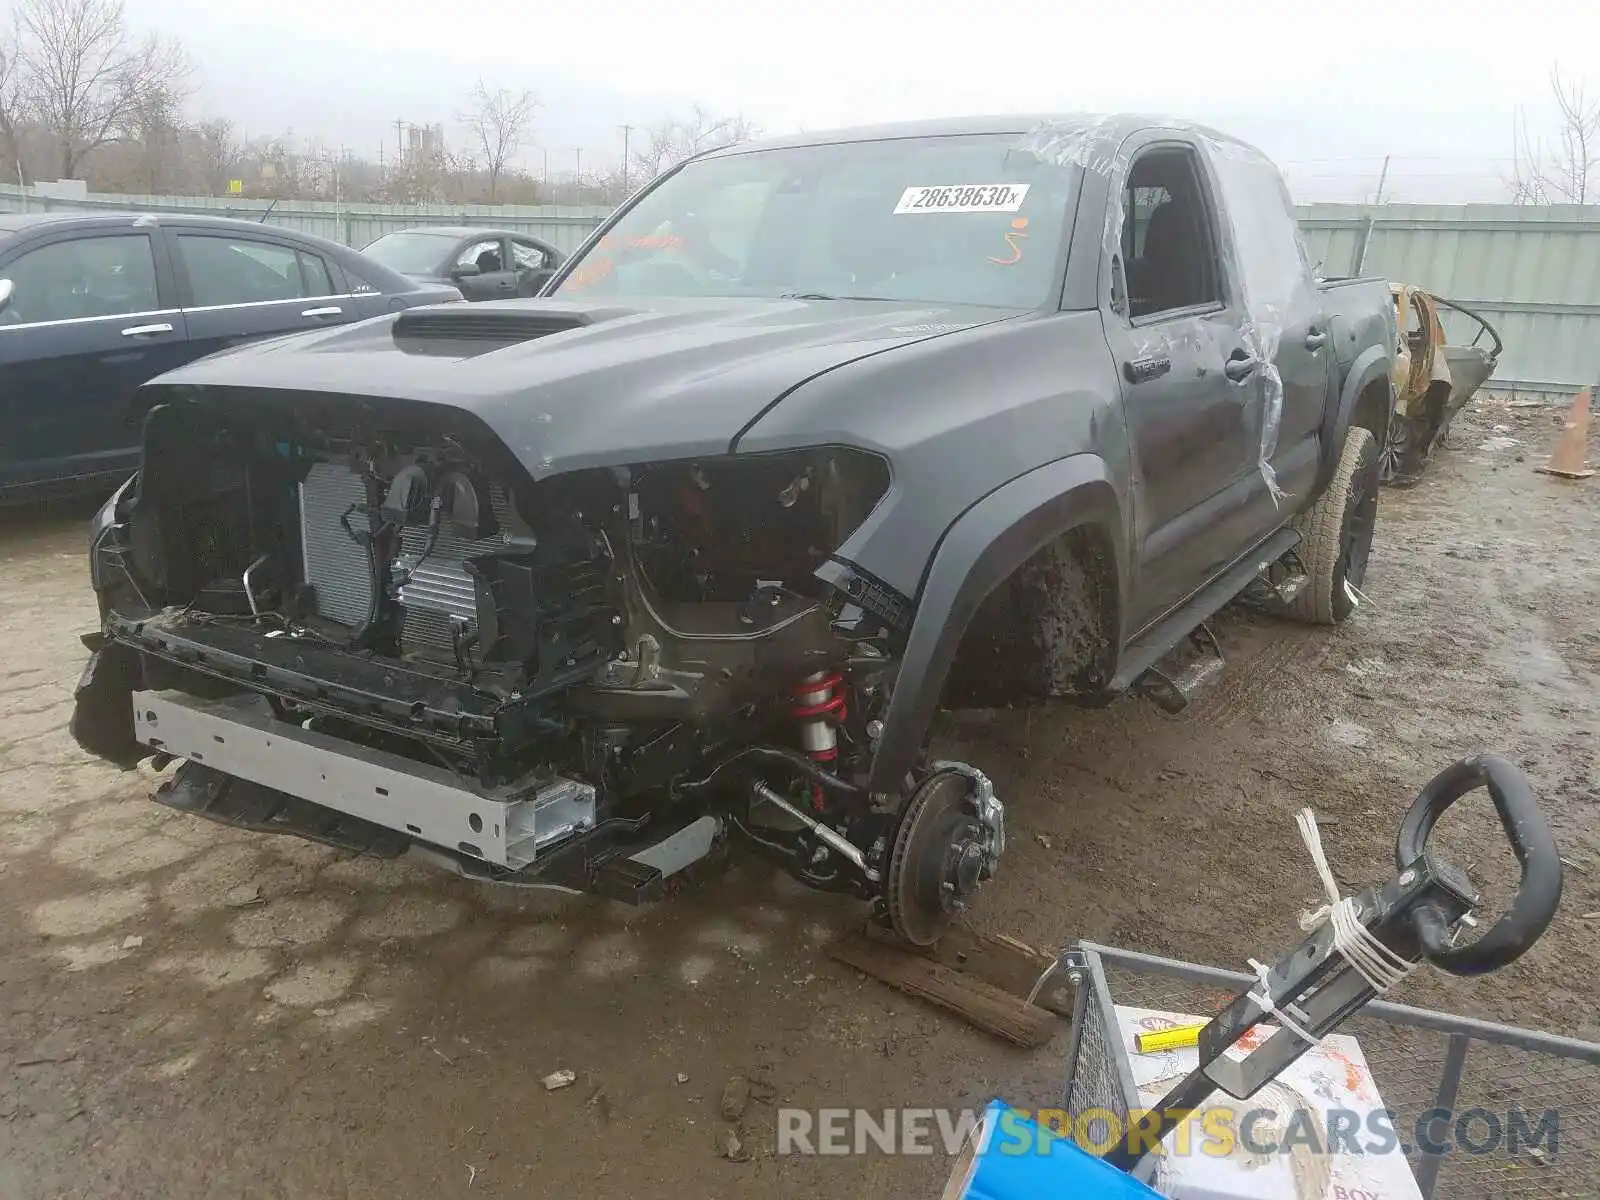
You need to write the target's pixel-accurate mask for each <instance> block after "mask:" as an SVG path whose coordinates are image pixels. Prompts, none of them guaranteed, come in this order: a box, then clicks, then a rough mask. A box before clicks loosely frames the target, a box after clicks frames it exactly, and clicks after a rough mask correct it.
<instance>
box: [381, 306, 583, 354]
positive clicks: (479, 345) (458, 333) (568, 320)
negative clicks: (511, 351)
mask: <svg viewBox="0 0 1600 1200" xmlns="http://www.w3.org/2000/svg"><path fill="white" fill-rule="evenodd" d="M590 321H591V317H590V315H589V314H588V313H584V312H550V311H544V310H534V311H531V312H529V311H519V310H516V309H510V310H508V309H492V308H486V307H481V306H476V305H471V304H448V305H441V306H440V307H438V308H412V309H407V310H406V311H405V312H403V313H401V314H400V316H399V317H398V318H396V320H395V323H394V326H393V334H394V340H395V344H396V345H398V346H399V347H400V348H401V349H402V350H406V349H412V350H416V351H417V352H419V353H423V354H426V353H428V350H429V347H430V346H436V345H437V344H438V343H456V344H457V345H458V346H459V344H460V343H462V342H471V343H476V345H474V347H473V349H472V351H471V353H483V352H484V351H486V350H492V349H499V348H501V347H504V346H513V345H516V344H517V343H519V342H531V341H533V340H534V339H535V338H542V337H546V336H548V335H549V334H552V333H564V332H566V331H567V330H569V329H579V328H582V327H583V326H585V325H588V324H589V323H590Z"/></svg>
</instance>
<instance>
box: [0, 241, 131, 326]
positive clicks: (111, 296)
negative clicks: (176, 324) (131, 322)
mask: <svg viewBox="0 0 1600 1200" xmlns="http://www.w3.org/2000/svg"><path fill="white" fill-rule="evenodd" d="M0 278H4V279H9V280H10V281H11V284H12V288H13V291H12V294H11V303H10V304H8V305H7V306H6V307H5V309H3V310H0V324H6V325H32V324H37V323H39V322H42V321H73V320H82V319H84V318H86V317H116V316H127V315H131V314H133V313H146V312H156V311H158V310H159V309H160V308H161V303H160V299H159V297H158V295H157V292H156V264H155V256H154V254H153V252H152V250H151V247H150V238H149V237H148V236H147V235H145V234H142V233H139V234H115V235H111V236H105V237H86V238H74V239H72V240H70V241H59V242H51V243H49V244H48V245H45V246H40V247H39V248H38V249H37V250H30V251H28V252H27V253H25V254H23V255H22V256H21V257H19V258H17V259H16V260H15V261H13V262H11V263H10V264H9V265H7V266H5V267H0Z"/></svg>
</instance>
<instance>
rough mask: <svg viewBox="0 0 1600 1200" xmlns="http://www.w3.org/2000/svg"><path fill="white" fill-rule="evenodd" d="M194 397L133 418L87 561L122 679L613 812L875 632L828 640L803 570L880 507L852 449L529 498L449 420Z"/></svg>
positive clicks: (835, 621) (472, 427) (599, 472)
mask: <svg viewBox="0 0 1600 1200" xmlns="http://www.w3.org/2000/svg"><path fill="white" fill-rule="evenodd" d="M216 400H220V401H223V402H215V401H214V400H213V399H210V398H207V397H203V396H202V397H177V398H174V399H173V401H172V402H170V403H167V404H163V405H159V406H157V407H155V408H154V409H153V410H152V411H151V414H150V416H149V418H148V420H147V424H146V434H145V437H146V446H145V463H146V466H145V468H144V470H143V472H142V474H141V476H140V477H139V480H138V483H137V486H136V488H135V489H134V490H133V491H132V492H131V494H130V495H129V496H128V497H127V499H126V501H125V503H124V505H123V509H122V511H121V512H120V513H119V514H118V515H119V518H120V519H119V521H118V524H117V526H116V531H117V536H114V537H108V538H104V539H102V540H101V542H100V543H99V544H97V546H96V548H95V572H96V577H97V578H98V579H101V580H103V581H105V586H104V587H103V588H102V602H103V603H104V604H106V606H107V608H108V621H109V622H111V623H112V626H113V628H112V630H111V631H112V632H113V634H114V635H118V630H119V629H120V631H121V635H120V636H123V637H124V640H126V641H127V642H128V643H129V644H131V645H132V646H133V647H134V648H135V649H137V650H138V651H140V652H141V653H143V654H145V655H146V656H147V657H152V658H153V659H154V660H155V661H153V662H151V663H150V664H149V665H148V667H147V670H146V671H145V677H146V683H147V685H148V686H173V685H174V684H175V683H183V685H184V686H185V687H186V688H190V689H191V690H195V689H202V688H207V687H209V688H213V689H215V688H217V687H221V688H222V689H223V690H224V691H226V690H227V688H228V687H229V686H230V685H231V686H233V687H235V688H237V689H239V690H243V691H251V692H255V693H257V694H260V695H265V696H267V697H268V698H269V699H270V701H271V703H272V704H273V705H274V708H275V711H276V712H277V714H278V716H279V718H280V719H282V720H286V721H293V722H295V723H297V724H301V725H305V724H306V723H307V722H311V723H314V724H316V725H317V726H319V727H321V728H325V729H328V730H329V731H331V732H336V733H337V734H338V735H340V736H344V737H348V738H353V739H357V740H362V741H364V743H365V744H367V745H369V746H372V747H375V748H379V749H382V750H383V751H384V752H386V753H409V754H411V755H413V756H415V757H416V758H417V759H418V760H419V761H424V762H430V763H432V762H436V761H439V760H441V759H442V760H443V761H445V762H447V763H448V764H449V766H450V767H451V769H455V770H460V771H463V772H466V773H469V774H471V775H473V776H475V777H478V778H481V779H483V780H486V781H488V780H492V781H504V780H507V779H514V778H518V777H520V776H522V775H525V774H527V773H528V772H536V771H538V770H540V769H545V768H550V767H551V765H552V764H557V765H559V766H561V768H562V769H564V770H569V771H575V772H581V773H584V775H585V777H586V778H587V779H588V780H589V782H590V783H592V784H594V785H595V786H603V785H605V784H606V782H607V781H606V780H605V779H603V778H602V776H604V775H606V774H607V773H612V774H616V775H618V776H619V780H614V781H612V784H613V787H612V789H611V790H612V791H614V792H618V793H620V794H628V793H638V792H643V791H646V790H649V789H651V788H661V787H663V786H666V785H667V783H668V782H669V781H670V777H671V769H672V768H671V764H673V763H676V764H677V767H676V769H679V770H683V771H687V770H689V769H690V768H691V767H692V766H693V765H694V764H695V762H696V760H697V756H698V755H699V754H701V753H702V752H704V751H705V750H706V749H707V748H715V747H718V746H721V745H723V744H724V743H725V742H726V743H737V742H738V741H739V739H740V737H741V734H740V733H739V732H738V730H737V728H736V727H740V726H744V727H758V726H760V724H761V723H762V722H763V721H765V720H767V719H768V718H769V716H770V715H777V716H781V715H782V714H783V713H784V712H785V711H786V709H787V708H789V707H792V706H793V701H792V693H793V692H794V689H795V687H796V686H797V681H801V680H804V679H806V678H808V677H811V676H813V675H818V673H821V672H827V671H837V670H838V668H839V667H840V665H841V664H842V663H843V662H844V661H845V660H846V659H847V658H848V657H849V656H850V655H851V654H853V653H856V652H857V649H858V648H859V647H860V646H862V645H863V644H867V645H868V646H869V649H870V643H871V642H872V640H873V634H874V633H875V632H877V633H881V632H883V631H874V630H872V629H867V630H866V631H863V630H862V629H861V628H859V627H851V628H849V629H846V628H844V627H843V626H842V625H841V624H840V621H839V617H840V614H841V610H843V609H845V608H846V607H847V605H846V603H845V600H844V598H843V597H842V596H840V595H839V594H837V593H835V592H834V590H833V589H831V588H830V587H829V586H828V585H827V584H825V583H823V582H822V581H821V580H820V579H819V578H818V577H817V575H816V574H815V572H816V570H817V568H818V566H819V565H820V564H822V563H823V562H825V561H826V560H827V559H828V556H829V555H830V554H831V553H832V552H833V551H834V550H835V549H836V548H837V547H838V545H839V544H840V542H841V541H842V540H843V539H844V538H845V537H846V536H848V534H849V533H850V532H851V530H853V529H854V528H855V527H856V526H857V525H859V523H860V522H861V521H862V520H863V519H865V517H866V516H867V514H868V513H869V512H870V511H871V509H872V506H873V505H874V504H876V503H877V501H878V500H879V499H880V498H881V497H882V495H883V494H884V492H885V491H886V490H887V487H888V482H889V480H888V472H887V468H886V466H885V465H884V464H883V462H882V460H880V459H878V458H876V457H875V456H872V455H869V454H864V453H861V452H857V451H852V450H843V449H836V448H827V447H824V448H818V449H811V450H806V451H802V452H796V453H786V454H773V455H761V456H748V457H743V458H736V457H720V458H714V459H707V460H700V461H694V462H669V463H647V464H640V465H636V466H627V467H617V468H607V469H595V470H588V471H583V472H575V473H572V474H569V475H561V476H555V477H552V478H549V479H545V480H542V481H540V482H538V483H535V482H534V481H533V480H532V479H531V477H530V476H529V475H528V473H527V471H526V470H525V469H524V468H523V467H522V466H521V464H520V463H518V462H517V461H516V460H515V458H514V457H513V456H512V455H511V454H510V453H509V452H508V451H507V450H506V448H505V447H504V446H503V445H501V444H500V443H499V442H498V441H496V440H495V439H493V438H492V437H490V436H489V435H488V434H487V432H486V431H485V430H483V429H482V428H481V427H479V426H477V424H476V422H475V419H474V418H472V417H470V415H469V414H465V413H456V414H454V417H453V419H449V420H441V418H440V414H439V410H438V409H437V408H436V407H435V408H431V409H429V410H427V411H426V412H425V413H424V412H419V411H414V410H412V409H411V408H409V407H408V406H407V405H405V404H401V403H393V404H389V403H379V402H376V401H372V402H365V401H364V402H361V403H359V404H346V405H342V406H338V407H330V406H328V405H326V404H318V403H315V402H311V401H307V402H305V403H301V402H299V401H298V400H297V399H296V398H295V397H293V396H284V395H270V394H260V395H252V396H250V397H241V396H237V395H229V396H224V397H220V398H216ZM186 680H187V681H189V682H187V683H184V682H183V681H186ZM680 725H687V726H688V729H687V730H686V731H685V730H679V729H678V726H680ZM790 732H791V733H792V732H793V731H790ZM669 734H670V735H671V736H667V735H669ZM745 736H751V735H749V734H746V735H745ZM805 736H806V737H808V738H809V739H810V740H811V742H815V741H816V740H817V739H818V738H819V737H821V736H822V731H821V730H820V728H812V729H810V731H809V733H807V734H806V735H805ZM669 744H671V745H672V746H673V747H674V748H675V749H674V751H673V753H672V754H666V753H665V750H666V747H667V746H668V745H669ZM647 747H648V748H649V751H648V752H646V751H645V750H644V748H647ZM796 748H797V749H800V748H805V749H809V750H814V749H815V747H814V746H812V745H811V744H810V743H809V742H806V741H804V740H801V741H798V742H797V743H796ZM646 759H649V760H650V761H651V763H652V764H654V765H650V766H646V765H642V764H643V763H644V760H646ZM661 764H667V765H666V766H662V765H661Z"/></svg>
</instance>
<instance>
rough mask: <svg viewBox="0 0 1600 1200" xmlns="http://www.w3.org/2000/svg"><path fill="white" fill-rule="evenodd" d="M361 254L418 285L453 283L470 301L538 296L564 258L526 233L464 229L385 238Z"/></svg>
mask: <svg viewBox="0 0 1600 1200" xmlns="http://www.w3.org/2000/svg"><path fill="white" fill-rule="evenodd" d="M361 253H363V254H365V255H366V256H367V257H368V258H375V259H377V260H378V261H379V262H381V263H382V264H383V265H384V266H386V267H388V268H389V269H390V270H391V271H399V272H400V274H402V275H406V276H409V277H410V278H412V279H415V280H417V281H418V282H428V283H451V284H454V285H455V286H456V287H458V288H460V289H461V294H462V295H463V296H465V297H466V298H467V299H468V300H505V299H508V298H510V297H513V296H537V295H538V294H539V289H540V288H542V287H544V285H545V283H546V282H548V280H549V279H550V276H552V275H554V274H555V273H556V268H557V267H559V266H560V265H561V264H562V262H563V261H564V260H565V258H566V256H565V255H564V254H562V253H561V251H559V250H557V249H556V248H555V247H554V246H552V245H551V244H550V243H549V242H544V241H540V240H539V239H538V238H536V237H529V236H528V235H527V234H525V233H515V232H513V231H511V230H509V229H494V228H481V229H480V228H473V227H467V226H462V225H449V226H425V227H421V228H417V229H402V230H400V231H399V232H398V233H386V234H384V235H383V236H382V237H381V238H379V239H377V241H374V242H371V243H369V244H368V245H367V246H366V248H365V249H363V250H362V251H361Z"/></svg>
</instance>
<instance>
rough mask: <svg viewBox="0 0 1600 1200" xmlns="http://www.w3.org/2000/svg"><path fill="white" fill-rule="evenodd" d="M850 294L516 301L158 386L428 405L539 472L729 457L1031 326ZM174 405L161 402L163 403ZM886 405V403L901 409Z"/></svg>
mask: <svg viewBox="0 0 1600 1200" xmlns="http://www.w3.org/2000/svg"><path fill="white" fill-rule="evenodd" d="M1017 315H1019V314H1017V313H1016V312H1014V311H1012V310H1005V309H994V308H974V307H955V306H929V305H911V304H901V303H898V302H889V301H846V300H755V299H744V298H739V299H715V300H671V301H665V300H663V301H655V300H652V301H651V302H650V306H649V307H648V308H645V307H641V306H632V305H617V304H611V305H607V304H602V303H599V302H592V303H586V302H569V301H558V300H509V301H491V302H488V303H482V304H472V305H467V304H450V305H437V306H430V307H426V308H413V309H409V310H407V311H406V312H404V313H402V314H399V315H386V316H384V317H379V318H376V319H374V320H371V321H365V322H362V323H360V324H357V325H347V326H343V327H339V328H333V329H328V330H318V331H314V332H310V333H304V334H297V335H293V336H290V337H287V338H279V339H275V340H273V341H270V342H256V343H251V344H246V345H242V346H238V347H235V348H233V349H230V350H225V351H223V352H222V353H220V354H216V355H212V356H211V357H209V358H205V359H201V360H199V361H198V362H195V363H192V364H190V365H188V366H186V367H182V368H179V369H178V370H176V371H173V372H170V373H168V374H166V375H163V376H160V377H159V378H158V379H156V380H154V381H153V382H152V383H150V384H148V385H147V387H149V388H151V389H155V390H158V391H159V390H161V389H166V388H169V387H175V386H183V387H200V388H205V389H208V390H210V389H229V390H231V389H235V388H237V389H239V391H238V393H237V395H236V396H234V397H223V396H218V395H217V394H215V393H213V394H212V395H211V396H210V397H209V399H211V400H212V401H213V402H216V401H218V400H222V401H223V402H225V403H226V402H231V403H237V404H240V405H251V404H266V403H272V402H273V397H272V395H271V393H273V392H294V393H308V392H309V393H318V394H321V395H324V396H348V397H351V398H352V402H354V401H355V399H356V398H366V399H378V400H382V399H384V398H392V399H396V400H409V401H421V402H424V403H431V404H439V405H445V406H449V407H451V408H454V409H459V410H462V411H465V412H468V413H470V414H472V415H473V416H476V417H477V418H479V419H480V420H481V421H482V422H483V423H484V424H485V425H486V426H487V427H488V428H489V430H490V431H491V432H492V433H494V434H495V435H496V436H497V437H498V438H499V439H500V440H501V441H502V442H504V443H505V445H506V446H507V447H508V448H509V449H510V450H511V451H512V452H513V453H514V454H515V455H516V456H517V457H518V459H520V460H521V461H522V463H523V465H524V466H526V468H527V469H528V472H529V473H530V474H531V475H532V476H533V477H534V478H540V477H543V476H546V475H553V474H556V473H558V472H561V471H569V470H574V469H578V468H582V467H589V466H605V465H614V464H618V463H624V462H638V461H648V460H657V459H670V458H688V457H694V456H696V455H705V454H721V453H725V452H727V450H728V448H729V445H730V444H731V443H732V442H733V440H734V439H735V437H736V436H737V435H738V434H739V432H740V431H741V430H742V429H744V428H745V427H746V426H747V425H749V424H750V423H751V422H752V421H754V420H755V419H756V418H757V417H758V416H760V415H761V414H762V413H764V412H765V411H766V410H767V409H768V408H770V407H771V406H772V405H773V404H775V403H776V402H778V401H780V400H781V399H782V397H783V396H784V395H786V394H787V393H788V392H790V391H792V390H794V389H795V388H796V387H798V386H800V385H801V384H803V383H805V382H806V381H807V380H809V379H812V378H814V377H816V376H818V375H820V374H823V373H825V372H828V371H832V370H834V369H836V368H838V367H841V366H844V365H846V364H848V363H851V362H854V361H856V360H858V359H861V358H865V357H867V356H869V355H874V354H881V353H884V352H886V351H892V350H895V349H897V348H899V347H902V346H908V345H911V344H913V343H916V342H921V341H926V340H928V339H929V338H935V337H940V336H944V335H947V334H951V333H956V332H959V331H961V330H964V329H970V328H973V327H975V326H978V325H983V324H989V323H992V322H995V321H1000V320H1005V319H1007V318H1009V317H1014V316H1017ZM151 399H159V397H151ZM892 399H893V397H889V396H880V397H875V398H873V400H874V401H875V402H877V403H888V402H891V401H892Z"/></svg>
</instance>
